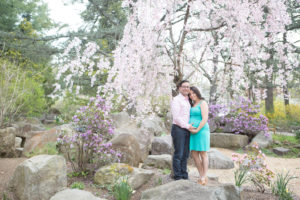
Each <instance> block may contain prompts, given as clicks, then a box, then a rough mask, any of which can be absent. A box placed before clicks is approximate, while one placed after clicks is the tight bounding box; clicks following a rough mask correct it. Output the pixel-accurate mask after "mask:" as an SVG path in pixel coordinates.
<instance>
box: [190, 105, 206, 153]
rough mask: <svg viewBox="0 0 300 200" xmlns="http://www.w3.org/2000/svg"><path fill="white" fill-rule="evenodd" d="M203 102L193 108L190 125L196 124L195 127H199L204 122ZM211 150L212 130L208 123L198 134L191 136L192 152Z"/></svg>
mask: <svg viewBox="0 0 300 200" xmlns="http://www.w3.org/2000/svg"><path fill="white" fill-rule="evenodd" d="M202 102H203V101H201V102H200V103H198V105H196V106H195V107H192V108H191V111H190V121H189V124H191V123H194V124H193V127H196V128H197V127H198V126H199V124H200V122H201V121H202V115H201V107H200V105H201V103H202ZM209 149H210V130H209V125H208V123H206V124H205V125H204V126H203V127H202V129H201V130H200V131H199V132H198V133H195V134H193V133H191V134H190V151H192V150H194V151H209Z"/></svg>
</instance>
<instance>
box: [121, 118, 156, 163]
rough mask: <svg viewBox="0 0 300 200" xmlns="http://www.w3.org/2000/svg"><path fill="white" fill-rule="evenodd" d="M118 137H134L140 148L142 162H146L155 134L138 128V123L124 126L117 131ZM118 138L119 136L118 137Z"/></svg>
mask: <svg viewBox="0 0 300 200" xmlns="http://www.w3.org/2000/svg"><path fill="white" fill-rule="evenodd" d="M115 133H116V134H117V135H120V134H129V135H133V136H134V137H135V138H136V140H137V142H138V143H139V147H140V155H141V159H142V161H144V160H146V158H147V157H148V155H149V152H150V150H151V141H152V140H153V138H154V134H153V133H152V132H149V131H148V130H146V129H141V128H138V127H137V125H136V123H134V122H131V123H129V124H126V125H123V126H122V127H121V128H118V129H116V130H115ZM116 137H117V136H116Z"/></svg>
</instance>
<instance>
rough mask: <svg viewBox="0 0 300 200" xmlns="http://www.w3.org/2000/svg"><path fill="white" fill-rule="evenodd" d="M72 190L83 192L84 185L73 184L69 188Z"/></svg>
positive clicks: (79, 183) (80, 183)
mask: <svg viewBox="0 0 300 200" xmlns="http://www.w3.org/2000/svg"><path fill="white" fill-rule="evenodd" d="M70 187H71V188H72V189H79V190H83V189H84V187H85V186H84V183H82V182H74V183H72V184H71V186H70Z"/></svg>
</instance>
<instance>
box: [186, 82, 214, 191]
mask: <svg viewBox="0 0 300 200" xmlns="http://www.w3.org/2000/svg"><path fill="white" fill-rule="evenodd" d="M189 97H190V99H191V100H192V108H191V111H190V122H189V124H192V125H193V127H191V128H190V129H189V131H190V132H191V135H190V151H191V153H192V157H193V160H194V162H195V165H196V167H197V169H198V172H199V175H200V179H199V180H198V183H199V184H202V185H205V184H206V183H207V176H206V175H207V170H208V155H207V151H209V148H210V131H209V125H208V123H207V120H208V105H207V103H206V102H205V101H204V98H203V97H202V96H201V93H200V91H199V90H198V89H197V88H196V87H191V88H190V95H189Z"/></svg>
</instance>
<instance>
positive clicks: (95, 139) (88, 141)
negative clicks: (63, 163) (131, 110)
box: [57, 96, 121, 171]
mask: <svg viewBox="0 0 300 200" xmlns="http://www.w3.org/2000/svg"><path fill="white" fill-rule="evenodd" d="M109 112H110V107H109V106H108V105H107V104H106V103H105V101H104V99H102V98H101V97H100V96H97V97H96V98H91V99H90V102H89V104H88V105H87V106H83V107H81V108H80V109H79V110H78V111H77V113H76V115H74V117H73V122H74V124H75V129H76V133H75V134H73V135H68V134H66V133H63V132H62V133H61V134H60V135H59V137H58V140H57V141H58V143H59V144H60V145H61V146H62V147H63V148H64V150H65V152H66V153H67V155H68V160H69V161H70V162H71V163H72V167H73V170H74V171H86V170H87V165H88V163H93V164H95V165H99V164H100V165H101V164H106V163H107V162H111V161H119V158H120V156H121V154H120V153H118V152H116V151H115V150H113V149H112V144H111V143H110V142H108V141H109V140H110V139H111V138H112V136H113V134H114V128H113V125H112V121H111V119H110V118H109V115H108V114H109ZM74 152H76V153H74ZM72 156H75V162H74V161H73V160H72V159H71V158H72Z"/></svg>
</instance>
